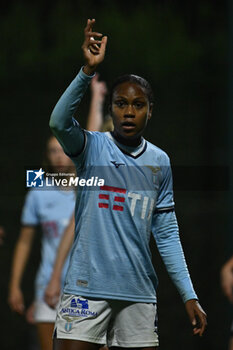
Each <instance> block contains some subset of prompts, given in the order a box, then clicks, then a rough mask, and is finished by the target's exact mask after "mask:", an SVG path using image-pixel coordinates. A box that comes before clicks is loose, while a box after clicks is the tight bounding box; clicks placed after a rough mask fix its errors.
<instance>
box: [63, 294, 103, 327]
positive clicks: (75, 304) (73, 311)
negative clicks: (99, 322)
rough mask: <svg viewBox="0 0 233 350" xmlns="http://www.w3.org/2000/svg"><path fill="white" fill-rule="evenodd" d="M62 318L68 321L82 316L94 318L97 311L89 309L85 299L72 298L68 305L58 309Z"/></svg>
mask: <svg viewBox="0 0 233 350" xmlns="http://www.w3.org/2000/svg"><path fill="white" fill-rule="evenodd" d="M60 313H61V316H62V318H64V319H65V320H66V321H67V322H68V323H69V322H72V321H73V320H75V319H78V318H83V317H91V318H95V317H96V316H97V315H98V313H97V312H94V311H91V310H89V304H88V300H87V299H80V298H73V299H72V300H71V302H70V307H63V308H62V309H61V311H60Z"/></svg>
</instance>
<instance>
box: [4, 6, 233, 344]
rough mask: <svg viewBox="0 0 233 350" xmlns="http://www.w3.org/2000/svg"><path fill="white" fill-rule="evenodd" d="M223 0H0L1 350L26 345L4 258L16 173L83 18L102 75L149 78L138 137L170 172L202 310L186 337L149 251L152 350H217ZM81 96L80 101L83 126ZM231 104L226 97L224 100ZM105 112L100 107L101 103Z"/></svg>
mask: <svg viewBox="0 0 233 350" xmlns="http://www.w3.org/2000/svg"><path fill="white" fill-rule="evenodd" d="M231 13H232V1H229V2H228V3H227V2H225V1H207V0H196V1H192V0H191V1H165V0H164V1H162V0H160V1H159V0H156V1H149V0H148V1H142V0H134V1H121V0H118V1H116V0H115V1H107V0H106V1H104V0H102V1H93V0H85V1H84V0H80V1H71V0H66V1H65V0H61V1H55V0H50V1H45V0H44V1H42V0H41V1H38V2H32V1H29V0H24V1H5V2H1V5H0V33H1V46H0V48H1V50H0V51H1V54H0V88H1V97H0V98H1V127H0V133H1V134H0V135H1V137H0V139H1V148H0V149H1V151H0V152H1V172H0V177H1V178H0V224H1V225H3V226H4V227H5V230H6V238H5V243H4V245H3V246H2V247H0V274H1V279H0V314H1V317H0V348H1V349H2V350H5V349H12V350H16V349H17V350H19V349H25V350H26V349H29V343H30V337H31V333H33V328H32V327H29V326H28V325H27V323H26V322H25V321H24V319H23V318H22V317H20V316H18V315H15V314H12V313H11V311H10V309H9V308H8V306H7V288H8V281H9V276H10V266H11V258H12V254H13V249H14V246H15V243H16V240H17V237H18V233H19V228H20V213H21V208H22V205H23V201H24V196H25V193H26V189H25V169H27V168H28V169H31V168H33V165H37V166H38V165H40V164H41V162H42V156H43V150H44V148H45V141H46V139H47V137H48V135H49V130H48V120H49V116H50V113H51V110H52V108H53V107H54V105H55V103H56V101H57V100H58V98H59V96H60V95H61V93H62V92H63V90H64V89H65V87H66V86H67V85H68V84H69V82H70V81H71V80H72V79H73V77H74V76H75V74H76V73H77V72H78V70H79V68H80V66H81V65H82V64H83V59H82V52H81V45H82V40H83V28H84V26H85V23H86V19H87V18H96V22H97V23H96V28H97V30H98V31H100V32H103V33H104V34H106V35H108V39H109V40H108V47H107V53H106V58H105V61H104V63H102V65H101V66H100V67H99V72H100V76H101V79H103V80H105V81H106V82H107V84H108V86H110V82H111V81H112V80H113V79H114V78H115V77H117V76H118V75H120V74H124V73H135V74H138V75H142V76H144V77H145V78H147V79H148V80H149V81H150V82H151V85H152V87H153V90H154V94H155V99H156V103H155V106H154V112H153V117H152V120H151V121H150V124H149V126H148V128H147V130H146V133H145V137H146V138H147V139H148V140H149V141H151V142H152V143H154V144H156V145H157V146H159V147H161V148H162V149H164V150H165V151H166V152H167V153H168V154H169V156H170V158H171V162H172V165H173V168H174V188H175V201H176V212H177V217H178V221H179V225H180V235H181V240H182V244H183V247H184V251H185V255H186V259H187V262H188V265H189V269H190V273H191V276H192V280H193V283H194V286H195V289H196V291H197V294H198V296H199V298H200V302H201V304H202V306H203V308H204V309H205V311H206V312H207V314H208V330H207V332H206V334H205V335H204V336H203V338H202V339H199V338H194V337H192V331H191V327H190V324H189V321H188V318H187V316H186V313H185V309H184V307H183V305H182V301H181V299H180V297H179V295H178V293H177V291H176V290H175V287H174V286H173V285H172V283H171V281H170V280H169V278H168V276H167V273H166V271H165V268H164V267H163V264H162V262H161V261H160V258H159V256H158V254H157V253H156V248H155V247H154V244H152V250H153V251H154V252H155V253H153V259H154V262H155V267H156V271H157V273H158V276H159V280H160V284H159V289H158V299H159V302H158V308H159V334H160V348H161V349H166V350H169V349H185V350H186V349H189V350H192V349H199V350H208V349H211V350H215V349H216V350H217V349H218V350H219V349H221V350H222V349H227V341H228V336H229V328H230V323H231V308H230V305H229V304H228V303H227V301H226V300H225V299H224V297H223V295H222V292H221V289H220V283H219V271H220V268H221V266H222V264H223V263H224V262H225V260H226V259H227V257H228V256H229V254H231V253H232V245H233V242H232V238H231V232H232V231H231V225H232V224H231V216H232V205H230V203H231V202H230V199H231V196H230V195H231V193H232V192H231V191H232V187H231V184H232V182H231V181H232V180H231V173H230V164H231V163H232V161H231V158H230V157H231V155H232V138H233V136H232V137H231V126H232V119H231V118H232V114H231V113H230V105H231V100H230V96H232V95H231V94H230V91H229V90H230V86H231V81H230V72H232V71H231V68H230V57H231V56H230V55H231V52H230V27H231V28H232V19H231ZM88 101H89V93H87V95H86V96H85V98H84V99H83V101H82V104H81V106H80V108H79V121H80V122H81V125H83V126H85V117H86V115H87V113H88ZM229 101H230V102H229ZM106 113H107V104H106ZM39 251H40V233H39V232H38V236H37V237H36V239H35V242H34V246H33V252H32V254H31V258H30V261H29V264H28V267H27V271H26V273H25V277H24V280H23V290H24V293H25V299H26V303H27V305H29V303H30V302H31V300H32V298H33V280H34V274H35V271H36V267H37V264H38V260H39Z"/></svg>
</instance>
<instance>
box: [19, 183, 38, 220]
mask: <svg viewBox="0 0 233 350" xmlns="http://www.w3.org/2000/svg"><path fill="white" fill-rule="evenodd" d="M37 208H38V202H37V196H36V191H35V190H31V191H29V192H28V193H27V195H26V199H25V202H24V206H23V211H22V215H21V224H22V225H32V226H35V225H38V224H39V216H38V209H37Z"/></svg>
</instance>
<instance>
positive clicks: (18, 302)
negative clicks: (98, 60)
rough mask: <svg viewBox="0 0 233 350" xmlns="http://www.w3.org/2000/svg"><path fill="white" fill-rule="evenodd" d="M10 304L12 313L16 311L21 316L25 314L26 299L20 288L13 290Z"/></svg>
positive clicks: (9, 300) (9, 299)
mask: <svg viewBox="0 0 233 350" xmlns="http://www.w3.org/2000/svg"><path fill="white" fill-rule="evenodd" d="M8 304H9V305H10V308H11V310H12V311H16V312H18V313H19V314H21V315H22V314H23V313H24V309H25V306H24V298H23V293H22V292H21V289H20V288H11V290H10V293H9V297H8Z"/></svg>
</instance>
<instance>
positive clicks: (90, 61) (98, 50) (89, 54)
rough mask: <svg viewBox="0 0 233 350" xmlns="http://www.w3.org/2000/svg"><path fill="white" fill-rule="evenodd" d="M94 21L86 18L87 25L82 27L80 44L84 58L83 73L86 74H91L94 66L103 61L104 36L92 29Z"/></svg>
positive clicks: (105, 40) (105, 43)
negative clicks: (82, 35) (81, 43)
mask: <svg viewBox="0 0 233 350" xmlns="http://www.w3.org/2000/svg"><path fill="white" fill-rule="evenodd" d="M94 23H95V19H88V20H87V25H86V27H85V29H84V42H83V45H82V50H83V56H84V60H85V66H84V73H86V74H88V75H91V74H92V73H93V72H94V71H95V69H96V67H97V66H98V65H99V64H100V63H101V62H102V61H103V59H104V56H105V50H106V45H107V37H106V36H104V37H103V34H101V33H98V32H93V31H92V28H93V25H94ZM95 38H97V39H99V40H97V39H95ZM100 39H101V40H100Z"/></svg>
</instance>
